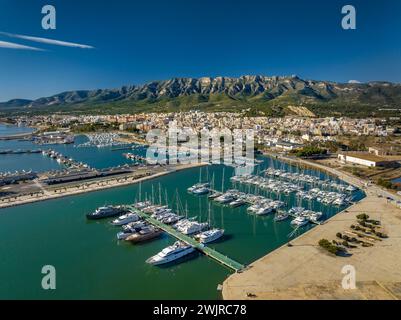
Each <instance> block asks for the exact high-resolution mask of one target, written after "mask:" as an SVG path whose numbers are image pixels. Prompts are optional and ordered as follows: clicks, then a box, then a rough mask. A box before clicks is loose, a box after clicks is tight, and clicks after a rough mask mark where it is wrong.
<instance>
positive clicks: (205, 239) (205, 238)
mask: <svg viewBox="0 0 401 320" xmlns="http://www.w3.org/2000/svg"><path fill="white" fill-rule="evenodd" d="M223 235H224V230H223V229H211V230H207V231H204V232H201V233H199V234H197V235H196V236H195V238H196V239H197V240H198V241H199V242H200V243H210V242H213V241H216V240H218V239H220V238H221V237H222V236H223Z"/></svg>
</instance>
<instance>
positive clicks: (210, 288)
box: [0, 137, 363, 299]
mask: <svg viewBox="0 0 401 320" xmlns="http://www.w3.org/2000/svg"><path fill="white" fill-rule="evenodd" d="M79 139H83V141H84V138H83V137H81V138H79ZM29 143H30V142H16V141H13V142H12V143H10V141H2V142H0V149H7V148H8V147H7V146H12V147H13V148H24V147H23V146H21V145H19V144H26V145H28V144H29ZM5 145H6V146H5ZM36 148H37V146H36ZM52 148H53V146H52ZM57 148H58V149H60V150H63V151H62V152H63V154H65V155H67V156H73V157H74V158H75V159H77V160H79V161H84V160H86V161H85V162H87V163H88V162H90V164H91V165H92V166H94V167H107V166H110V165H113V166H115V165H118V164H123V163H125V162H126V159H124V158H123V157H122V155H121V153H122V152H124V151H118V152H117V151H111V150H110V149H107V148H106V149H102V150H98V149H97V148H74V147H73V146H55V147H54V149H57ZM35 156H38V157H42V156H41V155H26V157H22V156H20V155H18V156H14V155H12V156H8V155H5V156H0V166H2V165H3V163H4V159H5V158H7V157H14V158H12V160H9V163H10V164H9V166H10V170H11V169H12V168H11V167H12V163H14V167H13V168H14V170H17V169H15V168H16V167H21V168H23V167H25V169H27V167H28V169H29V165H32V159H33V157H35ZM263 159H264V163H262V164H260V166H259V169H258V170H263V169H265V168H267V167H269V166H274V167H275V168H284V169H288V170H290V169H292V170H295V168H294V167H292V168H290V167H289V165H288V164H285V163H281V162H279V161H277V160H276V159H270V158H263ZM42 160H43V161H44V162H43V163H41V164H40V166H39V167H40V170H43V171H45V170H49V169H53V168H52V167H51V166H52V165H53V162H52V160H50V159H47V158H44V159H42ZM49 161H50V162H49ZM305 173H309V174H314V175H319V176H321V177H322V178H325V174H323V173H321V172H317V171H313V170H307V171H306V172H305ZM233 174H234V168H232V167H225V166H222V165H214V166H207V167H203V168H202V170H201V171H200V169H199V168H194V169H189V170H184V171H179V172H176V173H172V174H170V175H166V176H163V177H160V178H158V179H154V180H148V181H146V182H144V183H142V184H141V185H138V184H137V185H131V186H127V187H119V188H115V189H109V190H104V191H99V192H93V193H87V194H83V195H78V196H71V197H66V198H62V199H58V200H50V201H46V202H39V203H34V204H30V205H25V206H19V207H14V208H7V209H2V210H0V256H1V259H0V275H1V281H0V299H220V298H221V296H220V292H219V291H217V286H218V284H221V283H222V282H223V281H224V279H225V278H226V277H227V276H228V275H229V274H230V273H231V271H230V270H228V269H227V268H226V267H223V266H222V265H219V264H218V263H217V262H215V261H213V260H211V259H210V258H208V257H206V256H203V255H201V254H195V255H194V256H191V257H189V258H187V259H186V260H184V261H181V262H180V263H179V264H173V265H170V266H167V267H155V266H151V265H148V264H146V263H145V260H146V259H147V258H149V257H150V256H152V255H154V254H156V253H157V252H159V251H160V250H162V249H163V248H164V247H166V246H168V245H170V244H172V243H173V242H174V241H175V240H174V239H173V238H171V237H170V236H168V235H163V237H162V238H160V239H158V240H155V241H151V242H148V243H144V244H141V245H132V244H130V243H124V242H119V241H117V238H116V233H117V232H118V231H119V228H118V227H114V226H112V225H110V224H109V223H108V221H109V220H103V221H87V220H86V218H85V214H86V213H88V212H91V211H93V210H95V209H96V208H97V207H99V206H102V205H105V204H129V203H133V202H135V201H136V200H139V197H141V198H142V199H144V198H145V197H146V198H148V199H149V198H153V200H154V201H155V202H157V203H159V202H161V203H163V204H165V203H166V202H167V203H168V205H169V206H170V207H171V208H173V209H175V208H176V207H177V203H181V204H182V206H180V205H179V206H178V208H179V210H181V211H182V208H183V207H185V206H187V208H188V214H189V215H190V216H197V217H198V219H199V220H202V221H206V220H208V218H209V214H208V204H209V202H210V201H209V200H208V198H207V197H206V196H200V197H197V196H194V195H192V194H188V193H187V191H186V189H187V188H188V187H189V186H191V185H193V184H195V183H197V182H199V179H200V175H201V178H202V180H204V181H205V180H207V179H209V180H210V179H211V177H213V176H214V181H215V188H216V189H219V190H221V189H222V187H224V189H225V190H227V189H230V188H234V187H236V188H238V189H240V190H242V191H247V192H250V193H260V194H262V195H265V196H268V197H270V198H274V199H280V200H282V201H285V202H286V204H287V207H288V208H290V207H292V206H295V205H297V203H296V202H297V201H296V199H295V196H294V195H290V196H284V195H277V194H274V193H270V194H267V193H266V192H260V191H257V190H256V189H255V187H252V188H250V187H246V186H234V185H233V184H232V183H231V182H230V180H229V178H230V177H231V176H232V175H233ZM223 175H224V179H223ZM305 188H308V187H307V186H305ZM140 191H141V192H140ZM177 194H178V195H179V196H177ZM357 196H359V197H362V196H363V195H362V194H359V195H357ZM177 199H179V201H177ZM210 203H211V213H210V220H211V224H212V225H213V226H215V227H221V228H224V229H225V237H224V238H223V239H222V240H221V241H220V242H217V243H214V244H211V245H210V246H211V247H213V248H215V249H216V250H218V251H220V252H222V253H224V254H226V255H228V256H229V257H231V258H233V259H235V260H237V261H238V262H240V263H243V264H248V263H251V262H252V261H254V260H256V259H258V258H260V257H262V256H264V255H265V254H267V253H268V252H271V251H273V250H274V249H276V248H278V247H279V246H281V245H283V244H285V243H286V242H288V241H289V240H291V239H292V238H290V237H289V235H290V234H291V233H292V231H293V228H292V227H291V225H290V221H291V220H287V221H283V222H274V220H273V218H274V216H273V215H269V216H265V217H257V216H255V215H250V214H248V213H247V211H246V207H241V208H235V209H233V208H229V207H226V206H222V205H218V204H216V203H214V202H210ZM302 205H303V206H307V207H308V208H312V209H314V210H316V211H322V212H323V213H324V218H325V219H327V218H329V217H331V216H332V215H334V214H336V213H338V212H339V211H340V210H342V209H343V208H338V207H334V206H324V205H322V204H320V203H317V202H314V201H310V202H303V203H302ZM309 228H312V226H307V227H303V228H301V230H299V231H298V232H297V233H296V234H293V235H292V236H293V237H296V236H299V235H300V234H301V233H303V232H305V231H307V230H308V229H309ZM44 265H52V266H54V267H55V268H56V272H57V273H56V275H57V289H56V290H49V291H46V290H43V289H42V287H41V281H42V277H43V275H42V274H41V269H42V267H43V266H44Z"/></svg>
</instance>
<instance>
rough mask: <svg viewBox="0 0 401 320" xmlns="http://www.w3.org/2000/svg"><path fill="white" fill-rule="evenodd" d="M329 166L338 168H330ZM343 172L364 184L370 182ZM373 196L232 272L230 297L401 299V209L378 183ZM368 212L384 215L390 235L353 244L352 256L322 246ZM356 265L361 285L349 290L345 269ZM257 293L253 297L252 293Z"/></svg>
mask: <svg viewBox="0 0 401 320" xmlns="http://www.w3.org/2000/svg"><path fill="white" fill-rule="evenodd" d="M329 171H332V169H330V170H329ZM332 173H334V174H338V175H339V176H341V178H343V179H344V180H347V181H348V182H352V183H353V184H356V185H359V186H362V185H364V182H362V181H358V180H357V179H355V178H353V177H349V176H348V175H344V174H342V173H339V172H335V170H334V171H332ZM365 192H366V193H367V197H366V198H365V199H363V200H362V201H360V202H359V203H357V204H355V205H354V206H352V207H350V208H348V210H346V211H343V212H342V213H339V214H337V215H336V216H334V217H333V218H332V219H330V220H329V221H327V223H325V224H323V225H321V226H317V227H315V228H313V229H312V230H310V231H309V232H307V233H305V234H303V235H302V236H300V237H299V238H297V239H295V240H293V241H291V244H292V245H293V246H292V247H289V246H287V245H285V246H283V247H281V248H279V249H277V250H275V251H273V252H272V253H270V254H268V255H267V256H265V257H263V258H261V259H260V260H258V261H256V262H254V263H253V264H251V265H250V268H249V269H248V270H246V271H244V272H243V273H239V274H233V275H231V276H230V277H229V278H228V279H227V280H226V281H225V282H224V284H223V297H224V299H297V300H298V299H399V298H401V210H400V209H398V208H397V207H396V206H395V205H393V204H392V203H389V202H388V200H387V199H386V198H385V197H379V196H378V194H383V193H384V194H385V192H384V191H382V190H379V189H378V188H376V187H374V186H369V187H367V188H366V189H365ZM360 213H367V214H369V215H370V217H371V218H373V219H377V220H381V222H382V226H383V229H384V231H385V232H386V233H387V234H388V236H389V238H388V239H385V240H383V241H377V242H375V245H374V246H373V247H369V248H363V247H361V246H360V245H359V246H358V248H357V249H349V253H350V254H352V255H351V256H349V257H336V256H332V255H330V254H328V253H326V252H325V251H323V249H321V248H320V247H319V246H318V241H319V240H320V239H322V238H325V239H328V240H334V239H336V233H337V232H344V231H346V230H351V229H350V228H349V227H350V225H351V224H356V216H357V215H358V214H360ZM345 265H352V266H354V267H355V270H356V281H357V283H356V289H353V290H352V289H351V290H350V289H348V290H346V289H343V287H342V280H343V277H344V276H345V274H342V272H341V271H342V268H343V267H344V266H345ZM249 293H250V294H252V295H255V296H253V297H250V296H249V295H248V294H249Z"/></svg>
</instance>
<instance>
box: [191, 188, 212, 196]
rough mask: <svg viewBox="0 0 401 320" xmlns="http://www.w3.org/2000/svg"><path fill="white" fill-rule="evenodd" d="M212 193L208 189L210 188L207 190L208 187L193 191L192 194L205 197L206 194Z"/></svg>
mask: <svg viewBox="0 0 401 320" xmlns="http://www.w3.org/2000/svg"><path fill="white" fill-rule="evenodd" d="M209 192H210V190H209V189H208V188H206V187H201V188H198V189H195V190H193V191H192V193H193V194H196V195H199V196H200V195H204V194H208V193H209Z"/></svg>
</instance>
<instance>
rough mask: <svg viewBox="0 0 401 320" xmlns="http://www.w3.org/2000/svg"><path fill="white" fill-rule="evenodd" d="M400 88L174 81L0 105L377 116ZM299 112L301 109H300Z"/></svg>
mask: <svg viewBox="0 0 401 320" xmlns="http://www.w3.org/2000/svg"><path fill="white" fill-rule="evenodd" d="M400 101H401V84H397V83H390V82H369V83H355V82H352V83H336V82H330V81H316V80H304V79H301V78H299V77H298V76H284V77H278V76H272V77H267V76H242V77H239V78H230V77H215V78H209V77H204V78H197V79H196V78H173V79H170V80H164V81H153V82H149V83H147V84H144V85H141V86H135V85H133V86H123V87H121V88H118V89H98V90H79V91H67V92H62V93H59V94H56V95H53V96H50V97H44V98H39V99H36V100H26V99H14V100H10V101H8V102H2V103H0V112H2V113H48V112H67V113H122V112H132V113H134V112H143V111H156V112H157V111H178V110H191V109H200V110H205V111H240V110H244V109H246V110H248V111H249V112H251V113H260V114H265V115H285V114H291V113H294V112H295V113H296V112H297V111H296V110H305V109H307V110H309V111H310V113H311V114H316V115H351V116H352V115H360V114H361V113H366V114H369V115H375V114H377V113H380V112H381V110H383V109H398V107H401V103H400ZM297 108H300V109H297Z"/></svg>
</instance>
